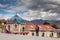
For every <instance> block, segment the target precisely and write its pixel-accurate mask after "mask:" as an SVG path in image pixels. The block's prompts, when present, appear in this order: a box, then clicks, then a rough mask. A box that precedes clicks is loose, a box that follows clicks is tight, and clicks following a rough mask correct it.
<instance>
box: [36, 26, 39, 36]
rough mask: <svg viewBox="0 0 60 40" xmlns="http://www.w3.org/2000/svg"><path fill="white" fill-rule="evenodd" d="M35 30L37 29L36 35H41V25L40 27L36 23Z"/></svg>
mask: <svg viewBox="0 0 60 40" xmlns="http://www.w3.org/2000/svg"><path fill="white" fill-rule="evenodd" d="M35 31H36V36H39V27H38V25H36V27H35Z"/></svg>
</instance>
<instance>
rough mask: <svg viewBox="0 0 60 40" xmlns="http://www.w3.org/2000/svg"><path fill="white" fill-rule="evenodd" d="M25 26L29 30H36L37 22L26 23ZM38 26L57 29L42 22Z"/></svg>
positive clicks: (44, 28) (41, 28)
mask: <svg viewBox="0 0 60 40" xmlns="http://www.w3.org/2000/svg"><path fill="white" fill-rule="evenodd" d="M25 26H26V28H27V29H28V30H35V27H36V25H35V24H26V25H25ZM38 27H39V30H54V29H55V28H53V27H52V26H50V25H41V24H40V25H38Z"/></svg>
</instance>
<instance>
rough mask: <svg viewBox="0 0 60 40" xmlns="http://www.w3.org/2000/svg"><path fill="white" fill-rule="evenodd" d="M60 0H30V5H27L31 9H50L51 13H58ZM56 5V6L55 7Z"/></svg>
mask: <svg viewBox="0 0 60 40" xmlns="http://www.w3.org/2000/svg"><path fill="white" fill-rule="evenodd" d="M59 2H60V1H57V2H56V0H54V1H53V0H32V2H30V3H31V4H29V5H31V6H28V8H29V9H31V10H41V9H43V11H46V12H47V11H50V10H51V12H52V13H54V12H56V13H60V3H59ZM55 6H56V7H55Z"/></svg>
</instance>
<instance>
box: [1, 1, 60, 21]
mask: <svg viewBox="0 0 60 40" xmlns="http://www.w3.org/2000/svg"><path fill="white" fill-rule="evenodd" d="M16 13H18V15H19V16H20V17H22V18H23V19H25V20H35V19H43V20H60V0H0V19H3V18H4V19H7V18H11V17H12V16H14V15H15V14H16Z"/></svg>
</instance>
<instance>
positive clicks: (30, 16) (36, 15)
mask: <svg viewBox="0 0 60 40" xmlns="http://www.w3.org/2000/svg"><path fill="white" fill-rule="evenodd" d="M20 16H21V17H22V18H23V19H25V20H29V21H31V20H35V19H43V20H57V19H58V18H59V14H57V13H50V12H39V11H32V10H29V11H28V12H26V13H24V14H20Z"/></svg>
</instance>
